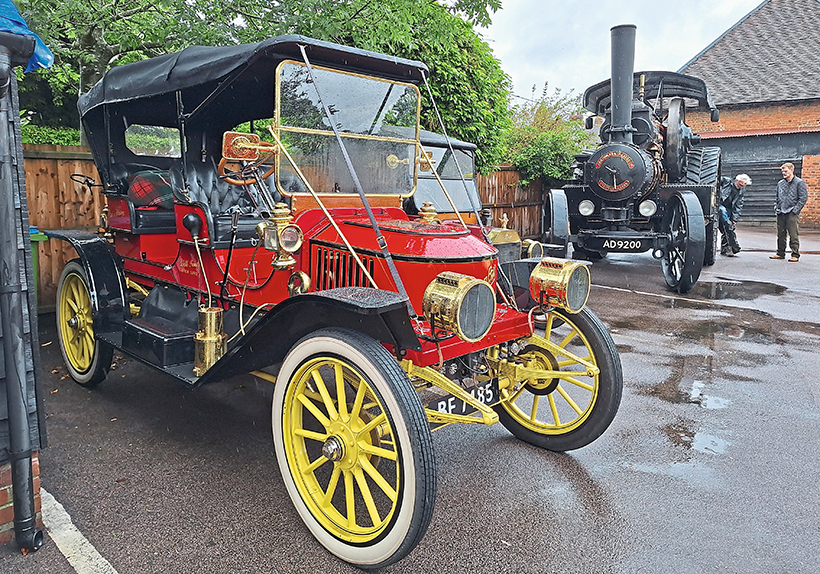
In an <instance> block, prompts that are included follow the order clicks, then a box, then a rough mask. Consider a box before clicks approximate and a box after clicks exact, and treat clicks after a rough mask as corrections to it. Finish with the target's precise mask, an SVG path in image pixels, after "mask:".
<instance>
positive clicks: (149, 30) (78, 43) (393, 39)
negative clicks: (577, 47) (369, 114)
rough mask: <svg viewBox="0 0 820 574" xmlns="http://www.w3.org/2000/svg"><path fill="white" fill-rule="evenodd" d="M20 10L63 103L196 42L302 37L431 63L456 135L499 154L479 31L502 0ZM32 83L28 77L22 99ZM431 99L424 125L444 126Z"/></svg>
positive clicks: (110, 3)
mask: <svg viewBox="0 0 820 574" xmlns="http://www.w3.org/2000/svg"><path fill="white" fill-rule="evenodd" d="M20 7H21V11H22V12H23V16H24V17H25V18H26V19H27V21H28V23H29V25H30V26H31V28H32V29H33V30H34V31H35V32H37V33H38V34H39V35H40V36H41V37H42V38H43V40H44V41H45V42H46V44H47V45H48V46H49V47H50V48H51V49H52V51H53V52H54V54H55V59H56V64H55V66H54V68H53V69H52V70H50V71H48V72H47V76H46V77H47V78H48V82H49V85H50V87H51V90H52V91H53V94H54V100H55V101H56V102H57V103H58V104H68V105H71V99H72V96H76V95H77V94H80V93H83V92H85V91H88V90H89V89H90V88H91V86H92V85H93V84H94V83H95V82H96V81H97V80H98V79H99V78H100V77H102V74H104V73H105V71H106V70H108V69H109V68H110V67H111V66H114V65H119V64H124V63H128V62H132V61H136V60H140V59H143V58H147V57H151V56H156V55H159V54H163V53H168V52H173V51H176V50H179V49H182V48H184V47H186V46H190V45H194V44H204V45H229V44H236V43H243V42H255V41H259V40H261V39H264V38H268V37H271V36H276V35H279V34H302V35H305V36H311V37H314V38H318V39H322V40H329V41H333V42H337V43H340V44H345V45H348V46H354V47H357V48H362V49H367V50H373V51H378V52H384V53H388V54H391V55H396V56H402V57H409V58H415V59H419V60H422V61H424V62H425V63H427V64H428V66H429V67H430V69H431V77H430V88H431V91H432V92H433V94H434V95H435V96H436V98H437V104H438V106H439V110H440V111H441V115H442V116H443V118H444V120H445V122H446V125H447V128H448V133H449V134H450V135H452V136H453V137H457V138H459V139H466V140H469V141H472V142H474V143H476V144H477V145H478V146H479V154H478V161H479V167H480V168H481V169H483V170H486V169H488V168H489V167H491V165H492V163H493V162H494V161H497V160H498V159H499V158H500V153H501V138H500V133H501V132H502V131H503V130H504V129H505V128H506V127H507V125H508V123H509V114H508V112H507V108H506V104H505V102H506V97H507V91H508V87H509V79H508V77H507V76H506V75H505V74H504V72H503V71H502V70H501V66H500V64H499V62H498V61H497V60H495V58H493V56H492V51H491V50H490V48H489V47H488V46H487V44H486V43H485V42H483V40H481V38H480V37H479V36H478V35H477V34H476V32H475V31H474V30H473V28H472V25H473V24H480V25H487V24H489V22H490V17H491V13H492V12H495V11H496V10H498V9H499V8H500V7H501V2H500V0H453V1H450V2H448V3H447V5H445V4H444V3H440V2H439V1H438V0H280V1H276V0H273V1H268V2H259V1H258V0H20ZM26 89H27V86H26V83H25V81H24V82H23V84H22V85H21V100H25V91H26ZM422 90H423V91H425V92H426V88H424V87H422ZM424 98H425V99H424V112H423V121H424V124H425V126H426V127H427V128H429V129H433V130H434V131H441V128H440V127H439V126H438V122H437V121H434V117H435V113H434V112H433V111H432V106H431V103H430V101H429V97H428V94H426V93H425V94H424ZM43 99H46V98H43ZM74 127H76V122H75V126H74Z"/></svg>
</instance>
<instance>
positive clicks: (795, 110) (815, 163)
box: [686, 102, 820, 228]
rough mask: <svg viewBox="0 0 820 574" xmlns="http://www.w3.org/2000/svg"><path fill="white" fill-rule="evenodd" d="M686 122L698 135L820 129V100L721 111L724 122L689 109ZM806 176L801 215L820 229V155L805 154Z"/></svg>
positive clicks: (804, 220)
mask: <svg viewBox="0 0 820 574" xmlns="http://www.w3.org/2000/svg"><path fill="white" fill-rule="evenodd" d="M686 123H687V124H688V125H689V127H691V128H692V130H693V131H694V132H695V133H697V134H707V133H720V132H746V131H751V132H754V131H765V130H782V131H783V132H797V131H800V130H813V131H814V130H818V129H820V102H804V103H796V104H767V105H763V106H756V107H753V106H744V107H738V108H731V109H722V110H720V122H717V123H714V124H713V123H712V122H710V121H709V113H708V112H688V113H687V116H686ZM801 176H802V178H803V179H804V180H805V181H806V186H807V187H808V188H809V201H808V203H807V204H806V207H805V208H804V209H803V212H802V213H801V214H800V223H801V225H805V226H807V227H819V228H820V156H818V155H804V156H803V171H802V174H801Z"/></svg>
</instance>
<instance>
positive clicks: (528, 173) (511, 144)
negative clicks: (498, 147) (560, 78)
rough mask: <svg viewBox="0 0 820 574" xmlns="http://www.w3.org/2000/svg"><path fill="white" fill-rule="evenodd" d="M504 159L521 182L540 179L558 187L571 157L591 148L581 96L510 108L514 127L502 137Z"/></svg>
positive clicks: (546, 98) (562, 96) (558, 93)
mask: <svg viewBox="0 0 820 574" xmlns="http://www.w3.org/2000/svg"><path fill="white" fill-rule="evenodd" d="M505 143H506V150H507V153H506V155H507V158H508V159H509V161H510V162H511V163H512V164H514V165H515V166H516V167H517V168H518V171H519V172H520V173H521V183H522V184H525V185H526V184H527V183H529V182H530V181H532V180H534V179H537V178H541V180H542V181H543V182H544V184H546V185H550V186H552V185H560V184H561V183H562V182H563V181H565V180H566V179H569V177H570V176H571V175H572V163H573V160H574V158H573V156H574V155H575V154H577V153H579V152H580V151H581V150H583V149H584V148H585V147H590V146H592V145H594V136H593V135H592V134H591V133H590V132H588V131H587V130H585V129H584V125H583V108H582V107H581V97H580V96H575V95H573V94H572V92H570V93H569V94H562V93H561V90H560V89H556V90H555V91H554V92H553V94H552V95H549V93H548V91H547V86H546V85H545V86H544V91H543V93H542V94H541V97H539V98H538V99H533V100H529V101H527V103H524V104H520V105H517V106H515V107H514V109H513V127H512V128H511V129H510V130H508V131H507V133H506V134H505Z"/></svg>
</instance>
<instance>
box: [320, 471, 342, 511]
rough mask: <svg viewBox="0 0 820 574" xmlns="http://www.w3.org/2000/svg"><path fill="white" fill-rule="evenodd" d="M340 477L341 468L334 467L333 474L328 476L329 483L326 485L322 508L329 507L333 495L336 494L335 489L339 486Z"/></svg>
mask: <svg viewBox="0 0 820 574" xmlns="http://www.w3.org/2000/svg"><path fill="white" fill-rule="evenodd" d="M341 475H342V468H341V467H339V466H334V467H333V473H332V474H331V475H330V482H328V483H327V491H326V492H325V497H324V498H323V499H322V506H330V503H331V502H332V501H333V495H334V494H335V493H336V487H337V486H338V485H339V477H340V476H341Z"/></svg>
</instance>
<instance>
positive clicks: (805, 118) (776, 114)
mask: <svg viewBox="0 0 820 574" xmlns="http://www.w3.org/2000/svg"><path fill="white" fill-rule="evenodd" d="M686 123H687V124H688V125H689V127H690V128H692V130H693V131H694V132H695V133H696V134H705V133H712V132H734V131H747V130H783V131H797V130H799V129H800V128H814V129H818V128H820V102H807V103H797V104H767V105H765V106H755V107H752V106H749V107H746V106H744V107H740V108H731V109H729V108H724V109H722V110H720V121H719V122H717V123H714V124H713V123H712V122H710V121H709V113H708V112H687V114H686Z"/></svg>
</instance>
